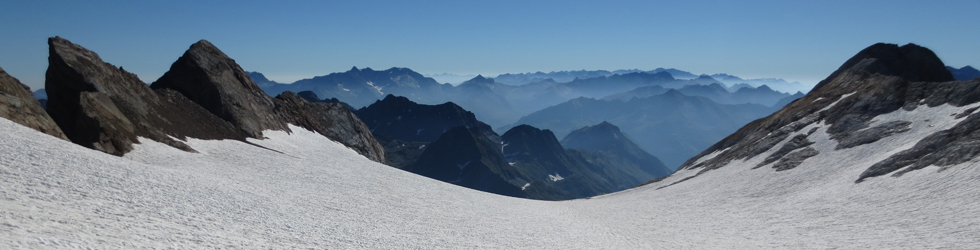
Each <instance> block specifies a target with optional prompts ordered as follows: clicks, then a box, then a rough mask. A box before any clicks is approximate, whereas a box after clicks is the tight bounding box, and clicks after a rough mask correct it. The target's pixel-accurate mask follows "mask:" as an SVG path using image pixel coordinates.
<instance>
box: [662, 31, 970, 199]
mask: <svg viewBox="0 0 980 250" xmlns="http://www.w3.org/2000/svg"><path fill="white" fill-rule="evenodd" d="M977 101H980V81H977V80H974V81H969V82H953V76H952V75H951V74H950V73H949V71H948V70H946V68H945V66H944V65H943V63H942V61H941V60H939V58H938V57H937V56H936V55H935V53H933V52H932V51H930V50H929V49H926V48H923V47H920V46H917V45H914V44H908V45H904V46H901V47H899V46H897V45H894V44H875V45H872V46H870V47H868V48H866V49H864V50H862V51H861V52H860V53H858V54H857V55H855V56H854V57H852V58H851V59H849V60H848V61H847V62H845V63H844V65H842V66H841V67H840V68H839V69H838V70H837V71H835V72H834V73H833V74H831V75H830V76H829V77H827V79H825V80H823V81H821V82H820V83H819V84H817V86H816V87H814V89H813V90H812V91H811V92H810V93H809V94H807V95H806V96H804V97H803V98H800V99H799V100H797V101H794V102H792V103H790V104H788V105H786V106H785V107H784V108H783V109H781V110H779V111H777V112H776V113H773V114H772V115H770V116H768V117H766V118H763V119H759V120H756V121H754V122H752V123H750V124H748V125H746V126H745V127H743V128H741V129H739V130H738V131H737V132H735V133H734V134H732V135H730V136H728V137H727V138H725V139H724V140H722V141H720V142H718V143H716V144H715V145H714V146H712V147H710V148H708V149H707V150H705V151H704V152H702V153H701V154H700V155H698V156H695V157H694V158H691V160H688V161H687V162H686V163H685V164H684V165H683V166H681V168H687V169H695V168H702V170H701V171H700V172H699V174H700V173H703V172H705V171H710V170H712V169H715V168H719V167H723V166H726V165H727V164H728V163H730V162H731V161H732V160H736V159H748V158H752V157H755V156H758V155H760V154H762V153H764V152H766V151H768V150H769V149H771V148H772V147H773V146H775V145H776V144H777V143H778V142H779V141H782V140H784V139H785V138H786V137H787V134H789V133H795V132H798V131H799V130H800V129H802V128H803V127H805V125H806V124H812V123H814V122H818V121H822V122H823V123H824V124H829V125H830V127H828V128H827V133H828V134H830V137H831V138H832V139H835V140H838V141H839V144H838V149H845V148H851V147H855V146H858V145H863V144H867V143H872V142H875V141H878V140H880V139H881V138H884V137H887V136H891V135H894V134H897V133H902V132H905V131H908V129H909V125H910V123H909V122H907V121H895V122H889V123H885V124H881V125H879V126H876V127H872V128H869V125H870V121H871V120H872V119H873V118H874V117H876V116H878V115H882V114H887V113H891V112H894V111H896V110H898V109H904V110H914V109H915V108H917V107H919V106H920V105H927V106H929V107H935V106H939V105H943V104H949V105H953V106H962V105H966V104H970V103H975V102H977ZM831 105H833V106H831ZM971 119H972V115H971V118H968V119H967V120H971ZM976 119H978V120H980V117H978V118H976ZM978 122H980V121H978ZM966 123H967V121H964V122H962V123H961V124H960V125H957V128H955V129H953V130H950V131H944V132H940V133H938V134H936V135H932V136H929V137H928V138H927V139H925V140H922V141H920V142H919V143H917V144H916V146H915V147H913V148H912V149H909V150H906V151H904V152H901V153H899V154H896V155H893V156H892V157H889V158H888V159H886V160H885V161H883V162H881V163H878V164H875V165H874V166H872V167H871V168H869V169H868V170H867V171H866V172H865V173H864V174H862V175H861V177H860V179H864V178H867V177H872V176H878V175H883V174H887V173H890V172H893V171H895V170H898V169H901V168H903V167H905V166H910V165H911V166H913V167H910V168H909V169H916V168H921V167H925V166H928V165H929V164H936V165H943V164H946V165H948V164H955V163H957V162H963V161H965V160H967V159H971V158H972V157H974V156H976V155H977V154H978V153H980V149H977V148H976V147H971V146H970V145H973V144H974V143H976V141H974V140H973V139H971V137H970V135H972V133H973V129H974V127H975V126H980V125H972V124H966ZM957 129H958V130H957ZM952 131H956V132H952ZM810 133H812V130H811V132H810ZM808 134H809V133H808ZM800 142H803V141H800ZM801 145H803V144H800V143H794V144H792V145H788V146H786V147H789V148H786V150H783V149H780V150H778V151H779V152H780V153H782V152H790V151H792V153H788V154H786V155H785V156H779V155H778V154H774V155H771V156H770V158H771V159H766V160H765V162H774V161H773V160H776V159H777V158H778V159H779V161H778V163H776V164H775V166H774V167H775V168H776V169H777V170H781V169H790V168H792V167H795V166H797V165H799V163H801V162H802V160H803V159H806V158H807V157H812V155H814V154H816V153H818V152H815V151H810V150H807V149H803V150H799V151H793V150H790V148H793V147H799V146H801ZM720 150H725V151H724V152H722V153H720V154H718V155H717V156H715V157H713V158H711V159H707V160H704V161H700V162H699V161H698V159H700V158H702V157H704V156H706V155H708V154H711V153H713V152H716V151H720ZM860 179H859V180H860Z"/></svg>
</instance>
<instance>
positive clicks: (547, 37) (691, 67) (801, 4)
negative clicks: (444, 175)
mask: <svg viewBox="0 0 980 250" xmlns="http://www.w3.org/2000/svg"><path fill="white" fill-rule="evenodd" d="M93 2H95V3H93ZM978 7H980V1H973V0H967V1H676V2H666V1H635V2H634V1H615V2H613V1H278V2H276V3H273V2H272V1H263V2H244V1H241V2H239V1H234V2H232V1H186V2H183V1H115V2H113V1H17V0H14V1H3V3H0V34H2V35H0V67H2V68H4V69H5V70H7V72H8V73H10V74H11V75H13V76H14V77H17V78H19V79H20V80H21V81H22V82H24V83H25V84H28V85H29V86H31V88H32V89H37V88H39V87H41V86H43V84H44V71H45V69H46V68H47V56H48V51H47V44H46V39H47V37H50V36H61V37H64V38H67V39H69V40H71V41H72V42H75V43H77V44H79V45H82V46H84V47H86V48H88V49H91V50H93V51H95V52H96V53H99V55H100V56H101V57H102V59H104V60H106V61H107V62H109V63H112V64H114V65H117V66H123V67H124V68H126V70H128V71H131V72H133V73H136V74H137V75H139V76H140V77H141V78H142V79H143V80H144V81H147V82H152V81H154V80H156V78H158V77H159V76H161V75H163V73H164V72H166V71H167V70H168V69H169V67H170V64H171V63H173V61H174V60H176V59H177V58H178V57H180V55H181V54H183V52H184V51H185V50H186V49H187V48H188V47H189V46H190V45H191V44H192V43H194V42H196V41H198V40H200V39H207V40H209V41H211V42H212V43H214V44H215V45H217V46H218V47H219V48H220V49H221V50H223V51H224V52H225V53H226V54H228V55H229V56H231V57H232V58H234V59H235V60H236V61H237V62H238V63H239V64H241V65H242V67H243V68H245V70H248V71H259V72H262V73H265V74H266V75H267V76H268V77H269V78H270V79H272V80H276V81H280V82H292V81H294V80H298V79H302V78H309V77H312V76H317V75H325V74H328V73H332V72H339V71H347V70H348V69H350V68H351V67H352V66H357V67H358V68H364V67H371V68H374V69H387V68H390V67H408V68H411V69H413V70H415V71H418V72H420V73H422V74H438V73H454V74H484V75H489V76H495V75H497V74H499V73H517V72H533V71H545V72H547V71H557V70H579V69H589V70H595V69H605V70H615V69H632V68H639V69H644V70H650V69H654V68H657V67H666V68H678V69H682V70H687V71H691V72H693V73H695V74H702V73H707V74H711V73H729V74H734V75H738V76H741V77H743V78H756V77H778V78H784V79H786V80H790V81H801V82H804V83H810V84H812V83H815V82H816V81H818V80H820V79H822V78H824V77H826V76H827V75H829V74H830V73H831V72H832V71H833V70H835V69H837V67H839V66H840V64H842V63H843V62H844V61H845V60H846V59H848V58H849V57H851V56H852V55H854V54H855V53H857V52H858V51H859V50H861V49H863V48H865V47H867V46H870V45H872V44H874V43H876V42H887V43H897V44H905V43H910V42H911V43H916V44H919V45H922V46H926V47H928V48H930V49H932V50H933V51H935V52H936V53H937V54H938V55H939V56H940V58H942V59H943V60H944V61H945V62H946V64H947V65H951V66H956V67H961V66H964V65H974V66H977V65H980V48H978V45H980V21H978V20H980V19H977V17H976V16H977V15H976V13H977V11H978V10H980V8H978Z"/></svg>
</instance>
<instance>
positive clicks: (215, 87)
mask: <svg viewBox="0 0 980 250" xmlns="http://www.w3.org/2000/svg"><path fill="white" fill-rule="evenodd" d="M150 87H151V88H153V89H169V90H173V91H176V92H179V93H181V94H182V95H184V96H187V97H188V98H189V99H190V100H191V101H193V102H194V103H197V104H198V105H200V106H201V107H204V108H205V109H207V110H208V111H210V112H211V113H213V114H215V115H216V116H218V117H220V118H221V119H224V120H225V121H228V122H229V123H231V124H233V125H234V126H235V127H237V128H239V129H240V130H241V131H242V132H244V133H245V134H247V135H249V136H250V137H255V138H262V131H263V130H267V129H273V130H286V131H288V130H289V128H288V126H287V125H286V124H289V123H291V124H294V125H297V126H301V127H304V128H306V129H309V130H313V131H317V132H319V133H320V134H322V135H324V136H327V137H328V138H331V139H333V140H335V141H338V142H341V143H343V144H344V145H346V146H348V147H351V148H352V149H354V150H356V151H357V152H359V153H361V154H362V155H364V156H366V157H368V158H369V159H372V160H374V161H378V162H382V163H383V162H385V158H384V149H383V148H382V147H381V145H380V144H378V142H377V141H376V140H375V139H374V137H373V136H372V135H371V134H370V133H368V129H367V126H365V125H364V124H363V123H362V122H361V121H360V120H358V119H357V118H356V116H354V115H353V113H352V112H350V110H348V109H347V108H346V107H344V105H343V104H326V103H310V102H308V101H306V100H304V99H303V98H302V97H300V96H299V95H297V94H295V93H292V92H287V93H283V94H282V95H280V96H278V97H277V98H272V97H269V96H268V95H266V94H265V92H264V91H262V89H261V88H259V86H258V85H257V84H256V83H255V82H253V81H252V79H251V78H250V77H249V76H248V74H247V73H245V70H242V68H241V66H239V65H238V64H237V63H235V60H233V59H231V58H230V57H228V55H225V53H224V52H221V50H219V49H218V48H217V47H215V46H214V45H213V44H211V43H210V42H208V41H205V40H201V41H199V42H197V43H195V44H193V45H191V47H190V49H188V50H187V52H185V53H184V55H183V56H181V57H180V59H177V61H176V62H174V63H173V65H171V66H170V71H167V73H166V74H164V75H163V76H162V77H160V79H158V80H157V81H156V82H154V83H153V85H151V86H150Z"/></svg>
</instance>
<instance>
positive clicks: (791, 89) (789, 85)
mask: <svg viewBox="0 0 980 250" xmlns="http://www.w3.org/2000/svg"><path fill="white" fill-rule="evenodd" d="M711 77H713V78H715V79H717V80H718V81H719V82H721V83H724V84H727V85H730V86H732V87H731V88H729V91H731V92H735V91H737V90H738V88H741V87H742V86H745V85H748V86H752V87H760V86H762V85H766V86H768V87H770V88H772V89H773V90H776V91H779V92H785V93H795V92H797V91H800V92H804V93H805V92H808V91H810V89H811V87H807V86H806V85H803V84H802V83H799V82H787V81H786V80H783V79H777V78H758V79H742V78H739V77H737V76H733V75H729V74H713V75H711ZM742 84H744V85H742ZM736 85H737V86H736Z"/></svg>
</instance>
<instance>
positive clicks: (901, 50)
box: [813, 43, 954, 90]
mask: <svg viewBox="0 0 980 250" xmlns="http://www.w3.org/2000/svg"><path fill="white" fill-rule="evenodd" d="M849 71H851V72H860V71H863V72H867V73H872V74H873V73H877V74H882V75H889V76H898V77H901V78H903V79H905V80H906V81H910V82H946V81H953V80H954V78H953V75H952V74H951V73H950V72H949V70H947V69H946V66H945V64H943V62H942V60H940V59H939V57H938V56H936V54H935V53H933V52H932V50H929V49H927V48H925V47H922V46H919V45H915V44H912V43H909V44H906V45H903V46H898V45H896V44H887V43H878V44H875V45H871V46H870V47H868V48H865V49H864V50H861V52H858V53H857V55H854V57H851V59H848V60H847V62H845V63H844V64H843V65H841V67H840V68H838V69H837V71H835V72H834V73H833V74H831V75H830V76H829V77H827V79H824V80H823V81H820V83H818V84H817V86H816V87H814V88H813V89H814V90H817V89H819V88H821V87H823V86H824V85H826V84H828V83H830V82H831V81H832V80H833V79H835V78H837V77H838V76H840V75H841V74H844V73H845V72H849Z"/></svg>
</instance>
